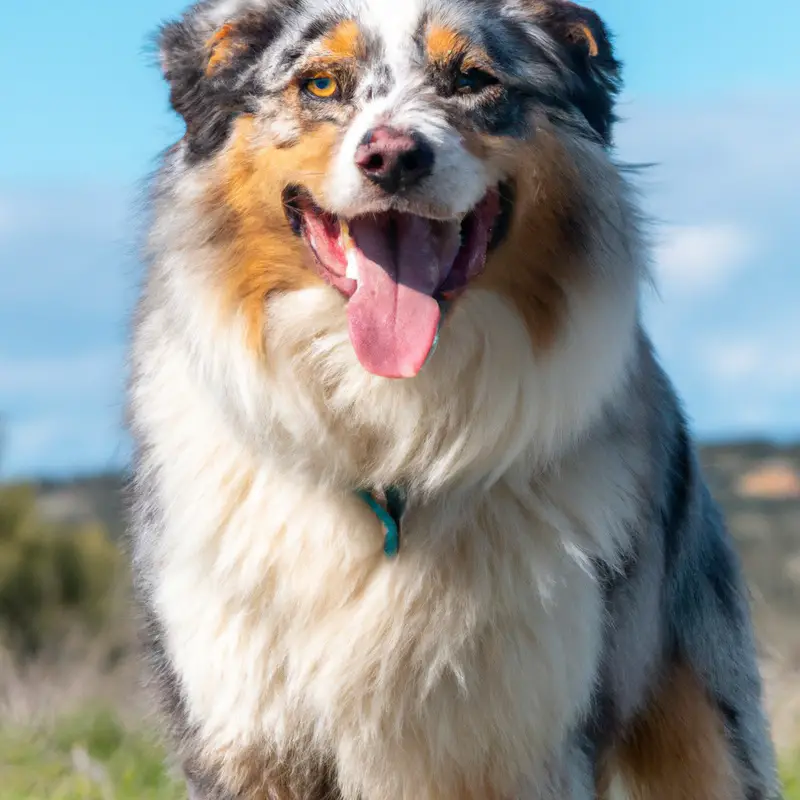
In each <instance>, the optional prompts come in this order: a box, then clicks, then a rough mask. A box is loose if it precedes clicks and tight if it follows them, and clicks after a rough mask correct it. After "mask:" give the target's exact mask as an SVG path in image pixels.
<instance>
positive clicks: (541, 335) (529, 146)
mask: <svg viewBox="0 0 800 800" xmlns="http://www.w3.org/2000/svg"><path fill="white" fill-rule="evenodd" d="M483 144H484V148H485V149H486V150H487V151H490V152H492V156H493V159H495V160H496V159H497V158H498V157H499V158H500V159H501V161H503V162H506V164H507V167H508V168H509V169H511V170H515V171H516V176H515V183H516V192H515V202H514V221H513V224H512V226H511V230H510V231H509V235H508V237H507V238H506V240H505V242H503V244H502V245H501V246H500V247H499V248H498V250H497V251H496V252H495V253H493V254H492V255H490V257H489V260H488V263H487V267H486V271H485V273H484V275H483V276H481V277H480V278H479V279H478V280H477V281H476V282H475V285H476V286H483V287H486V288H490V289H493V290H495V291H498V292H500V293H501V294H503V295H505V296H506V297H507V298H508V299H509V301H510V302H511V303H513V304H514V305H516V307H517V309H518V310H519V312H520V314H521V315H522V316H523V318H524V319H525V323H526V325H527V326H528V330H529V332H530V335H531V340H532V342H533V345H534V347H535V348H537V349H546V348H548V347H550V346H551V345H552V344H553V342H554V341H555V339H556V337H557V335H558V333H559V332H560V331H561V329H562V327H563V324H564V321H565V318H566V313H567V296H568V294H569V292H570V291H571V290H574V289H575V286H576V284H577V283H578V282H579V281H580V272H579V269H578V266H577V265H578V262H579V259H578V258H577V255H578V254H577V253H576V249H577V248H578V247H579V246H580V245H579V244H578V243H576V242H575V241H574V237H572V236H571V235H570V225H569V223H570V219H571V217H572V216H574V215H576V214H580V213H581V207H580V197H581V195H582V193H581V191H580V186H579V183H578V176H577V174H576V173H575V169H574V168H573V167H572V165H571V164H570V162H569V159H568V157H567V154H566V153H565V152H564V150H563V148H562V147H561V145H560V144H559V143H558V140H557V138H556V137H555V136H554V135H552V134H550V133H548V131H547V130H546V129H544V128H543V129H542V130H541V131H540V132H539V134H538V135H537V137H536V138H535V139H534V140H533V141H532V142H512V141H503V142H498V141H496V140H493V139H492V138H491V137H484V142H483ZM512 174H513V172H512Z"/></svg>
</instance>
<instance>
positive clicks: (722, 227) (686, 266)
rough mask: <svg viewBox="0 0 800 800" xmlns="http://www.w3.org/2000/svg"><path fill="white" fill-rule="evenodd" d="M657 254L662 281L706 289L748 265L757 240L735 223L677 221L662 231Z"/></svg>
mask: <svg viewBox="0 0 800 800" xmlns="http://www.w3.org/2000/svg"><path fill="white" fill-rule="evenodd" d="M660 239H661V241H660V242H659V243H658V244H657V245H656V248H655V253H654V258H655V263H656V270H657V273H656V274H657V277H658V280H659V283H660V284H661V285H664V286H665V287H666V288H668V289H676V290H679V291H685V292H693V293H697V292H707V291H710V290H712V289H715V288H717V287H718V286H720V285H721V284H722V283H723V282H725V281H726V280H727V279H728V278H730V277H731V276H732V275H733V274H734V273H735V272H736V271H737V270H739V269H741V268H742V267H743V266H745V265H746V263H747V260H748V259H749V258H750V257H751V256H752V255H753V253H754V252H755V249H756V248H755V242H754V240H753V237H752V236H750V234H748V233H747V232H746V231H745V230H743V229H742V228H740V227H737V226H736V225H728V224H708V225H675V226H670V227H667V228H664V229H663V230H662V231H661V236H660Z"/></svg>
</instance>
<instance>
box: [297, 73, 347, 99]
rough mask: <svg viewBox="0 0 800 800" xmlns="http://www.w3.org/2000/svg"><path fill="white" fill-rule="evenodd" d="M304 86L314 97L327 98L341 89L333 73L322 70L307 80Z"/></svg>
mask: <svg viewBox="0 0 800 800" xmlns="http://www.w3.org/2000/svg"><path fill="white" fill-rule="evenodd" d="M303 88H304V89H305V90H306V91H307V92H308V93H309V94H310V95H312V96H313V97H318V98H320V99H322V100H327V99H328V98H329V97H333V96H334V95H335V94H336V92H337V91H338V90H339V84H338V83H337V81H336V78H334V77H333V75H331V74H329V73H327V72H320V73H319V74H317V75H314V76H313V77H312V78H309V79H308V80H307V81H305V83H304V84H303Z"/></svg>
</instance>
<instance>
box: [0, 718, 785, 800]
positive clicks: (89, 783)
mask: <svg viewBox="0 0 800 800" xmlns="http://www.w3.org/2000/svg"><path fill="white" fill-rule="evenodd" d="M784 785H785V795H784V800H800V759H798V760H797V761H796V762H794V763H793V764H787V765H786V768H785V769H784ZM185 798H186V792H185V790H184V789H183V787H182V785H181V784H180V783H178V782H176V781H175V780H173V779H172V777H171V776H170V775H169V774H168V771H167V770H166V768H165V766H164V752H163V750H162V749H161V748H160V747H159V746H158V745H157V744H156V740H155V738H154V737H153V736H150V735H147V734H142V733H139V732H134V731H131V730H129V729H128V728H126V727H125V726H124V725H123V724H122V723H121V722H120V721H119V720H118V719H117V717H116V716H115V715H114V714H113V713H110V712H107V711H95V712H83V713H81V714H77V715H73V716H69V717H65V718H63V719H62V720H61V721H59V722H58V723H56V724H55V725H51V726H48V727H47V728H44V727H42V728H39V729H36V730H30V729H16V730H3V729H0V800H185Z"/></svg>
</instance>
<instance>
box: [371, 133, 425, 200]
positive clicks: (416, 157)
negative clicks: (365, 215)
mask: <svg viewBox="0 0 800 800" xmlns="http://www.w3.org/2000/svg"><path fill="white" fill-rule="evenodd" d="M434 159H435V156H434V154H433V148H432V147H431V146H430V145H429V144H428V142H427V141H425V139H424V138H423V137H422V136H420V135H419V134H417V133H404V132H403V131H398V130H396V129H395V128H390V127H388V126H386V125H382V126H380V127H377V128H373V129H372V130H371V131H370V132H369V133H368V134H367V135H366V136H365V137H364V138H363V140H362V141H361V144H360V145H359V146H358V149H357V150H356V156H355V162H356V165H357V166H358V168H359V169H360V170H361V171H362V172H363V173H364V175H365V176H366V177H367V178H369V180H371V181H372V182H373V183H375V184H377V185H378V186H380V187H381V189H383V190H384V191H386V192H389V193H390V194H396V193H397V192H401V191H403V190H404V189H410V188H411V187H412V186H415V185H416V184H418V183H419V182H420V181H421V180H422V179H423V178H425V177H426V176H428V175H430V174H431V171H432V170H433V162H434Z"/></svg>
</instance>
